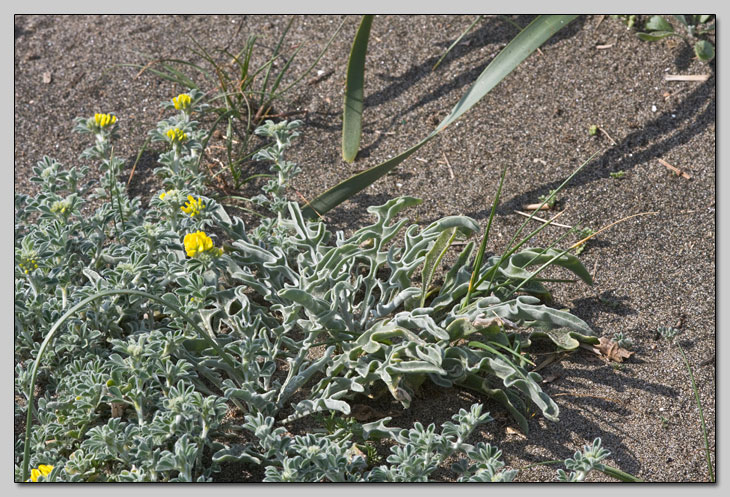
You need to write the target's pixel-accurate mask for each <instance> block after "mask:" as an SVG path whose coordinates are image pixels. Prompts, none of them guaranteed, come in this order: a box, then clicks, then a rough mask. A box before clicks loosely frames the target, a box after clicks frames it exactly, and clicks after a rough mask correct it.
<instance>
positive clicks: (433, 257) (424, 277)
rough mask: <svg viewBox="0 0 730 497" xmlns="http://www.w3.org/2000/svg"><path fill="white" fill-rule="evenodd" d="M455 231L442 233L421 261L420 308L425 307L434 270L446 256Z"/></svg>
mask: <svg viewBox="0 0 730 497" xmlns="http://www.w3.org/2000/svg"><path fill="white" fill-rule="evenodd" d="M456 231H457V228H451V229H450V230H445V231H442V232H441V234H440V235H439V237H438V238H437V239H436V241H435V242H434V244H433V247H431V250H429V251H428V254H426V258H425V259H424V261H423V271H422V272H421V307H424V306H425V305H426V295H427V294H428V287H429V286H431V280H432V279H433V275H434V273H435V272H436V268H437V267H438V265H439V264H440V263H441V260H442V259H443V258H444V255H446V251H447V250H449V247H451V244H452V243H453V242H454V239H455V238H456Z"/></svg>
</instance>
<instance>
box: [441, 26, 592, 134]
mask: <svg viewBox="0 0 730 497" xmlns="http://www.w3.org/2000/svg"><path fill="white" fill-rule="evenodd" d="M576 17H578V16H577V15H547V16H539V17H538V18H536V19H535V20H534V21H532V22H531V23H530V24H528V25H527V27H526V28H525V29H523V30H522V31H520V33H519V34H518V35H517V36H515V37H514V38H513V39H512V41H510V42H509V44H508V45H507V46H506V47H504V49H503V50H502V51H501V52H499V53H498V54H497V56H496V57H495V58H494V60H492V62H490V63H489V65H488V66H487V67H486V68H485V69H484V71H483V72H482V73H481V74H480V75H479V77H478V78H477V80H476V81H475V82H474V84H473V85H472V87H471V88H469V90H468V91H467V92H466V94H464V96H463V97H461V100H459V102H458V103H457V104H456V105H455V106H454V108H453V109H452V110H451V113H450V114H449V115H448V116H446V117H445V118H444V120H443V121H441V124H439V125H438V127H437V128H436V131H435V133H438V132H440V131H441V130H443V129H444V128H446V127H447V126H448V125H449V124H451V123H453V122H454V121H456V120H457V119H458V118H459V117H461V116H462V115H463V114H464V113H465V112H466V111H468V110H469V109H471V108H472V107H473V106H474V104H476V103H477V102H478V101H479V100H481V99H482V97H484V95H486V94H487V93H489V92H490V91H491V90H492V88H494V87H495V86H497V83H499V82H500V81H502V80H503V79H504V78H505V77H506V76H507V75H508V74H509V73H511V72H512V71H513V70H514V69H515V68H516V67H517V66H518V65H519V64H520V63H521V62H522V61H523V60H525V59H526V58H527V56H528V55H530V54H531V53H532V52H534V51H535V50H537V49H538V48H539V47H540V45H542V44H543V43H545V42H546V41H547V40H548V39H550V38H551V37H552V36H553V35H554V34H555V33H557V32H558V30H560V28H562V27H564V26H566V25H567V24H568V23H569V22H570V21H572V20H573V19H575V18H576Z"/></svg>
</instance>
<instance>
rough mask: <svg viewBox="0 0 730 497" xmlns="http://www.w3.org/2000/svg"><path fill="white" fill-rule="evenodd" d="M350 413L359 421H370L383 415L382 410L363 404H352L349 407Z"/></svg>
mask: <svg viewBox="0 0 730 497" xmlns="http://www.w3.org/2000/svg"><path fill="white" fill-rule="evenodd" d="M350 414H352V417H353V418H355V419H356V420H358V421H360V422H362V421H370V420H371V419H378V418H382V417H384V416H385V415H384V414H383V413H382V412H380V411H378V410H377V409H373V408H372V407H370V406H366V405H365V404H353V405H352V407H351V408H350Z"/></svg>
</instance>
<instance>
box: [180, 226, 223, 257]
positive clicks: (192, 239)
mask: <svg viewBox="0 0 730 497" xmlns="http://www.w3.org/2000/svg"><path fill="white" fill-rule="evenodd" d="M183 242H184V244H185V252H187V254H188V257H197V256H198V255H200V254H202V253H204V252H206V253H210V254H211V255H214V256H219V255H221V254H222V253H223V251H222V250H221V249H219V248H216V247H214V246H213V240H211V239H210V237H209V236H208V235H206V234H205V232H203V231H196V232H195V233H188V234H187V235H185V239H184V241H183Z"/></svg>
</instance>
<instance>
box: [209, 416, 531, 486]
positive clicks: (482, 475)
mask: <svg viewBox="0 0 730 497" xmlns="http://www.w3.org/2000/svg"><path fill="white" fill-rule="evenodd" d="M481 411H482V405H481V404H474V405H472V407H471V409H470V410H469V411H466V410H465V409H461V410H460V411H459V412H458V413H457V414H455V415H454V416H453V418H452V419H453V422H452V421H448V422H446V423H444V424H443V425H442V427H441V431H440V433H437V432H436V426H435V425H434V424H433V423H432V424H430V425H429V426H427V427H424V426H423V425H422V424H421V423H419V422H416V423H414V425H413V428H411V429H408V430H406V429H400V428H392V427H386V426H385V422H387V420H389V419H390V418H385V419H384V420H380V421H378V422H376V423H369V424H367V425H363V426H362V427H361V430H362V432H363V433H364V434H365V435H366V436H370V435H371V434H374V433H378V434H380V435H381V436H387V437H389V438H391V439H392V441H393V445H392V446H391V447H390V453H391V454H390V456H388V458H387V463H388V464H382V465H379V466H377V467H374V468H372V469H369V470H368V469H367V467H366V460H365V458H364V454H362V452H360V451H359V450H356V448H355V445H354V444H353V442H352V440H351V436H352V433H346V432H345V430H343V429H340V430H337V431H336V432H334V433H332V434H330V435H320V434H307V435H305V436H294V437H291V436H288V435H287V434H286V430H285V429H284V428H282V427H279V428H274V419H273V418H271V417H264V416H263V415H262V414H258V415H256V416H252V415H247V416H246V420H247V422H246V424H244V428H245V429H247V430H249V431H251V432H252V433H254V434H255V436H256V438H257V439H258V445H257V446H256V447H253V446H252V447H250V448H247V451H246V452H244V453H242V454H241V455H239V456H238V457H237V458H236V460H247V461H250V462H258V463H264V464H266V477H265V478H264V481H269V482H324V481H330V482H356V481H359V482H427V481H437V480H434V479H433V473H434V472H435V471H436V470H438V469H440V468H442V467H443V466H444V464H445V462H446V460H447V459H449V458H450V457H452V456H459V459H458V461H457V462H455V463H454V464H452V465H451V467H450V471H451V473H450V475H451V476H452V478H454V479H456V481H459V482H462V481H471V482H496V481H512V479H513V478H514V477H515V475H516V474H517V471H515V470H504V469H503V468H504V463H503V462H502V460H501V456H502V452H501V451H499V450H497V449H496V448H494V447H492V446H491V445H490V444H487V443H483V442H479V443H477V444H476V445H471V444H469V443H467V442H466V441H467V439H468V438H469V437H470V435H471V434H472V433H473V431H474V429H475V428H476V427H477V426H479V425H481V424H483V423H486V422H489V421H492V418H491V417H490V416H489V413H484V414H482V412H481ZM216 457H218V460H227V459H231V458H232V456H231V455H228V454H219V455H217V456H214V460H216Z"/></svg>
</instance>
